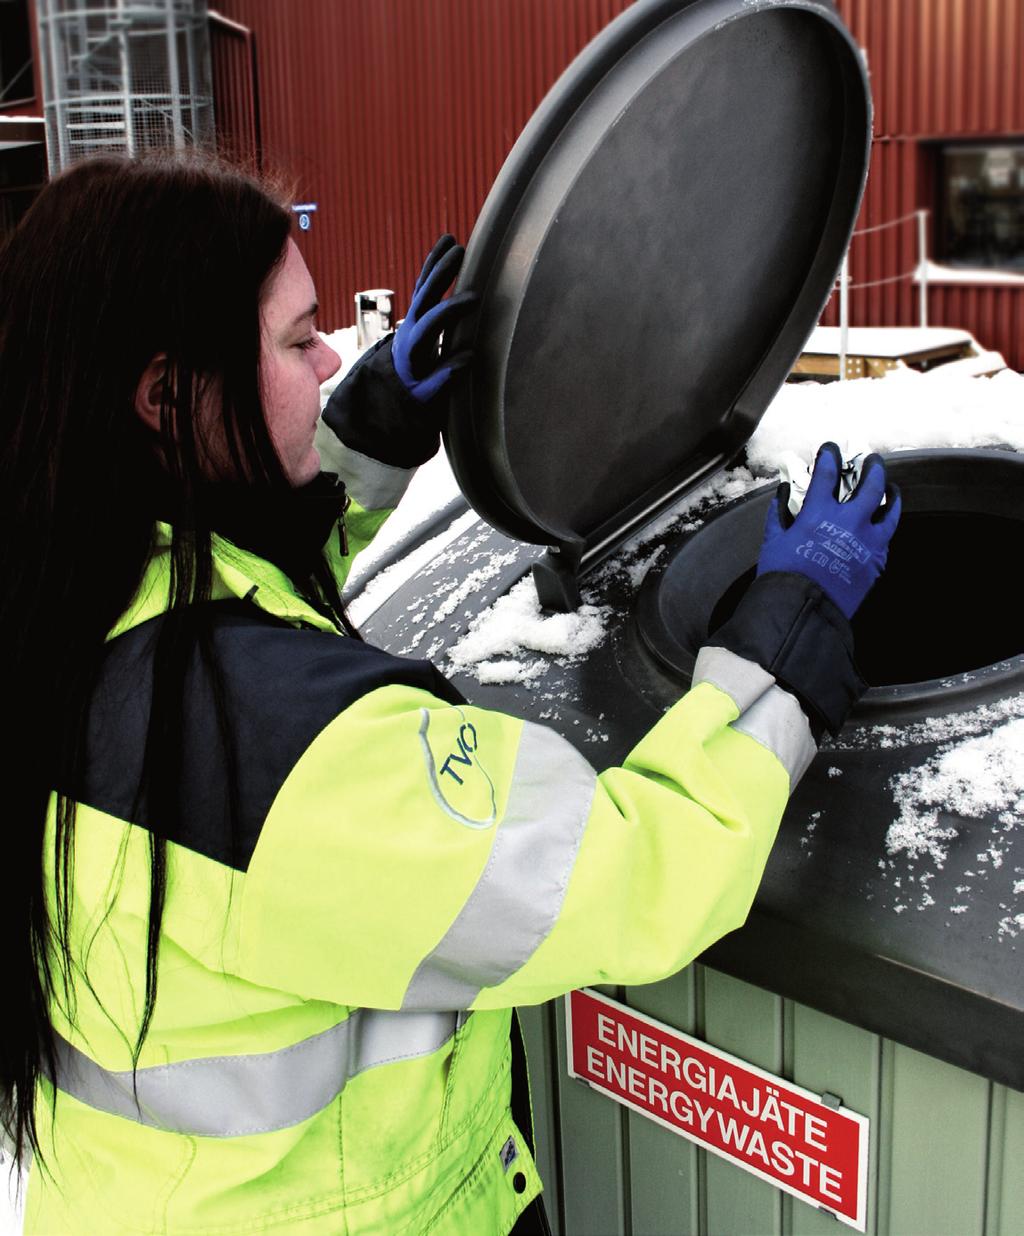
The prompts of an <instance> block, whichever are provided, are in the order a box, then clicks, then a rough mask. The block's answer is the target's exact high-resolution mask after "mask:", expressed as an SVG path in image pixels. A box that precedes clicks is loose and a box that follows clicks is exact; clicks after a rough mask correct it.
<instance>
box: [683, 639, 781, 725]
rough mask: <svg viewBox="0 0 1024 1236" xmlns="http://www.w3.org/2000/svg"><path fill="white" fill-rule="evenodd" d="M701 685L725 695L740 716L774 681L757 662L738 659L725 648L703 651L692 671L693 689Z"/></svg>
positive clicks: (699, 653) (742, 658)
mask: <svg viewBox="0 0 1024 1236" xmlns="http://www.w3.org/2000/svg"><path fill="white" fill-rule="evenodd" d="M701 682H710V683H711V685H712V686H714V687H717V688H718V689H719V691H724V692H725V694H726V695H728V696H729V698H730V699H731V700H732V701H733V703H734V704H735V705H736V707H737V708H738V709H739V711H740V712H741V713H742V712H746V710H747V709H748V708H749V707H750V705H751V704H753V702H754V701H755V700H756V699H760V697H761V696H762V695H764V693H765V692H766V691H767V690H768V688H769V687H771V686H773V685H774V683H775V679H774V677H773V676H772V675H771V674H769V673H768V671H767V670H766V669H765V668H764V667H763V666H761V665H758V664H757V662H756V661H748V660H747V659H746V657H740V656H737V655H736V653H735V652H730V651H729V649H728V648H702V649H701V650H700V652H698V653H697V662H696V664H695V665H694V667H693V685H694V686H697V684H698V683H701Z"/></svg>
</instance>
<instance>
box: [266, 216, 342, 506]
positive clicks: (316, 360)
mask: <svg viewBox="0 0 1024 1236" xmlns="http://www.w3.org/2000/svg"><path fill="white" fill-rule="evenodd" d="M316 311H317V303H316V289H315V288H314V286H313V280H312V278H311V277H310V274H309V271H308V270H307V269H306V263H305V262H304V261H303V260H302V254H301V253H300V252H299V250H298V248H297V247H296V245H295V242H294V241H291V240H289V241H288V247H287V249H286V251H285V257H284V261H283V262H282V263H281V265H280V266H278V268H277V270H275V271H274V273H273V275H272V276H271V278H270V280H269V282H268V283H267V287H266V291H265V293H264V297H263V304H262V305H261V307H260V324H261V341H260V389H261V392H262V397H263V412H264V415H265V416H266V418H267V428H268V429H269V430H270V437H271V439H272V441H273V443H274V448H275V449H276V451H277V454H278V458H279V459H280V460H281V466H282V467H283V468H284V471H285V475H286V476H287V477H288V480H289V481H290V482H291V483H292V484H293V485H305V484H306V482H307V481H311V480H312V479H313V478H314V477H315V476H316V475H317V473H318V472H319V471H320V457H319V455H317V453H316V451H315V450H314V448H313V435H314V434H315V433H316V425H317V421H318V420H319V419H320V386H321V383H323V382H326V381H327V379H328V378H329V377H330V376H331V375H332V374H333V373H336V372H337V370H338V367H339V365H340V364H341V361H340V359H339V358H338V354H337V352H334V351H333V350H332V349H331V348H329V347H328V346H327V344H326V343H324V341H323V340H322V339H321V338H320V336H319V334H317V330H316V325H315V322H316Z"/></svg>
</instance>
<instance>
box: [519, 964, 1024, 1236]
mask: <svg viewBox="0 0 1024 1236" xmlns="http://www.w3.org/2000/svg"><path fill="white" fill-rule="evenodd" d="M608 994H610V995H617V996H618V998H619V999H623V1000H624V1001H625V1003H627V1004H628V1005H629V1006H630V1007H632V1008H635V1009H637V1010H639V1011H640V1012H644V1013H647V1014H649V1015H650V1016H652V1017H656V1018H658V1019H659V1020H661V1021H664V1022H667V1023H668V1024H670V1025H674V1026H677V1027H678V1028H679V1029H681V1030H684V1031H686V1032H687V1033H691V1034H695V1035H697V1036H698V1037H699V1038H702V1039H706V1040H708V1041H709V1042H712V1043H714V1044H715V1045H716V1046H717V1047H720V1048H722V1049H723V1050H725V1051H729V1052H732V1053H733V1054H735V1055H737V1056H739V1057H740V1058H741V1059H743V1060H747V1061H749V1062H750V1063H752V1064H755V1065H758V1066H759V1067H761V1068H764V1069H767V1070H768V1071H769V1072H772V1073H775V1074H778V1075H779V1076H782V1077H785V1078H787V1079H789V1080H791V1081H794V1082H796V1084H797V1085H800V1086H804V1087H806V1088H807V1089H808V1090H811V1091H813V1092H815V1093H818V1094H822V1093H824V1092H826V1091H829V1092H831V1093H832V1094H837V1095H839V1096H840V1097H841V1098H842V1099H843V1102H844V1103H845V1104H846V1106H847V1107H849V1108H851V1109H852V1110H853V1111H857V1112H860V1113H861V1114H862V1115H865V1116H867V1117H868V1118H869V1119H870V1121H871V1135H870V1145H869V1154H868V1182H869V1183H868V1222H867V1232H868V1234H869V1236H954V1234H955V1236H1019V1233H1020V1232H1021V1231H1022V1230H1024V1173H1021V1171H1020V1166H1019V1165H1020V1161H1021V1160H1020V1155H1021V1152H1022V1149H1024V1094H1021V1093H1020V1092H1019V1091H1015V1090H1009V1089H1007V1088H1006V1087H1004V1086H996V1085H993V1084H992V1083H991V1082H988V1081H986V1080H985V1079H984V1078H981V1077H977V1076H975V1075H974V1074H973V1073H967V1072H965V1071H964V1070H962V1069H957V1068H954V1067H953V1066H952V1065H949V1064H944V1063H942V1062H940V1061H937V1060H933V1059H932V1058H931V1057H929V1056H924V1055H921V1053H919V1052H915V1051H911V1050H910V1049H909V1048H906V1047H902V1046H900V1045H899V1044H897V1043H893V1042H892V1041H891V1040H887V1039H881V1038H879V1037H878V1036H877V1035H874V1034H870V1033H868V1031H866V1030H860V1029H858V1028H857V1027H856V1026H851V1025H848V1024H847V1023H845V1022H842V1021H837V1020H836V1019H835V1018H832V1017H827V1016H826V1015H825V1014H823V1013H818V1012H816V1011H815V1010H813V1009H809V1008H807V1007H806V1006H804V1005H800V1004H794V1003H793V1002H792V1001H789V1000H783V999H781V998H780V997H779V996H774V995H772V994H771V993H770V992H767V991H763V990H761V989H760V988H758V987H753V986H751V985H749V984H747V983H741V982H738V981H737V980H735V979H731V978H728V977H727V976H725V975H723V974H719V973H717V972H716V971H714V970H709V969H706V968H704V967H701V966H692V967H691V968H690V969H689V970H686V971H684V972H683V973H682V974H679V975H677V976H676V977H675V978H674V979H670V980H669V981H668V982H664V983H658V984H655V985H653V986H651V987H636V988H627V989H625V990H623V989H619V990H618V991H616V990H615V989H608ZM523 1020H524V1029H525V1033H526V1038H527V1045H528V1050H529V1053H530V1061H531V1083H532V1092H533V1095H534V1105H535V1110H536V1112H537V1139H538V1152H539V1160H540V1166H541V1172H542V1176H543V1177H544V1179H545V1180H546V1182H547V1183H546V1193H545V1196H546V1198H547V1205H548V1209H549V1212H550V1214H551V1217H552V1219H553V1220H554V1223H553V1226H554V1227H555V1231H556V1232H558V1233H565V1234H566V1236H576V1234H577V1233H586V1234H587V1236H597V1234H598V1233H600V1236H625V1234H626V1233H631V1234H632V1236H661V1234H664V1236H668V1234H669V1233H671V1234H672V1236H722V1234H724V1233H730V1234H733V1233H751V1234H753V1233H756V1236H836V1233H837V1232H839V1231H841V1230H844V1229H842V1228H841V1226H840V1225H839V1224H837V1223H836V1221H835V1220H834V1219H832V1218H831V1217H830V1216H828V1215H827V1214H825V1213H823V1212H820V1211H817V1210H815V1209H814V1208H813V1207H811V1206H809V1205H807V1204H805V1203H803V1202H801V1201H799V1200H797V1199H795V1198H792V1197H789V1196H788V1195H786V1194H784V1193H781V1192H780V1191H779V1190H777V1189H775V1188H773V1187H772V1186H771V1185H768V1184H765V1183H764V1182H763V1181H761V1180H758V1179H757V1178H756V1177H754V1176H751V1175H748V1174H747V1173H746V1172H743V1171H741V1170H740V1169H739V1168H736V1167H735V1166H733V1165H732V1164H729V1163H726V1162H724V1161H723V1160H721V1159H719V1158H717V1157H715V1156H714V1155H711V1154H709V1153H708V1152H706V1151H703V1150H699V1149H698V1148H697V1147H696V1146H694V1145H692V1144H691V1143H689V1142H687V1141H685V1140H684V1139H682V1138H680V1137H678V1136H677V1135H675V1134H673V1133H669V1132H667V1131H666V1130H664V1129H662V1128H660V1127H659V1126H658V1125H656V1124H654V1123H653V1122H652V1121H650V1120H646V1119H644V1118H643V1117H642V1116H637V1115H634V1114H633V1113H632V1112H627V1111H624V1110H623V1109H622V1108H621V1107H619V1106H618V1105H617V1104H615V1103H613V1102H612V1101H611V1100H610V1099H606V1098H604V1097H602V1096H601V1095H599V1094H598V1093H597V1092H596V1091H593V1090H590V1089H588V1088H587V1087H586V1086H585V1085H583V1084H581V1083H579V1082H574V1081H570V1080H569V1078H568V1076H567V1075H566V1071H565V1031H564V1016H563V1012H562V1006H561V1002H558V1003H556V1004H555V1005H548V1006H545V1007H544V1008H541V1009H530V1010H526V1011H525V1013H524V1018H523Z"/></svg>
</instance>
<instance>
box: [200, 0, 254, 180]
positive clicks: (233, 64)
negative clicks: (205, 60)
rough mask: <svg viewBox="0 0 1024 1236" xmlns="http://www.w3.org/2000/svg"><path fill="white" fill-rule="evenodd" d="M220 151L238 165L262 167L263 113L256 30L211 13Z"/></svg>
mask: <svg viewBox="0 0 1024 1236" xmlns="http://www.w3.org/2000/svg"><path fill="white" fill-rule="evenodd" d="M210 61H211V70H212V74H213V97H214V115H215V120H216V128H217V149H218V150H219V151H220V152H221V153H222V154H225V155H227V156H228V157H229V158H231V159H234V160H236V161H237V162H240V163H243V164H248V165H251V166H253V167H257V166H258V165H259V157H260V139H259V110H258V101H257V92H256V62H255V51H254V48H253V39H252V31H251V30H249V29H248V27H246V26H241V25H238V24H237V23H234V22H229V21H226V20H225V19H224V18H222V17H221V16H220V15H219V14H218V13H214V12H211V13H210Z"/></svg>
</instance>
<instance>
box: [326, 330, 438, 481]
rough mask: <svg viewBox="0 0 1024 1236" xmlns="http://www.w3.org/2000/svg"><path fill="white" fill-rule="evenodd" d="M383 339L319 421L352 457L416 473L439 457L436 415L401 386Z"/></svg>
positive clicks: (359, 362) (344, 382) (363, 358)
mask: <svg viewBox="0 0 1024 1236" xmlns="http://www.w3.org/2000/svg"><path fill="white" fill-rule="evenodd" d="M393 338H394V335H386V336H385V337H384V338H383V339H381V340H380V341H379V342H378V343H376V344H374V346H373V347H372V348H371V349H370V350H369V351H368V352H365V353H364V354H363V355H362V356H361V357H360V358H359V359H358V360H357V361H356V363H355V364H354V365H353V366H352V368H351V369H350V370H349V371H348V373H347V374H346V375H345V377H344V378H343V379H342V381H341V382H339V383H338V385H337V386H336V387H335V389H334V390H333V391H332V392H331V396H330V398H329V399H328V400H327V406H326V408H324V414H323V419H324V421H326V423H327V425H328V427H329V428H330V429H331V431H332V432H333V433H334V434H336V435H337V436H338V438H340V439H341V441H342V442H344V443H345V445H346V446H348V447H351V448H352V450H354V451H359V452H360V454H362V455H368V456H369V457H370V458H371V459H376V460H378V461H379V462H380V463H386V464H391V465H392V466H393V467H396V468H415V467H417V466H418V465H419V464H422V463H426V462H427V460H428V459H432V458H433V456H434V455H436V454H437V448H438V446H440V444H441V429H440V423H439V419H438V415H437V412H436V410H432V409H431V407H430V406H429V405H427V404H422V403H418V402H417V401H416V400H415V399H413V397H412V396H411V395H410V394H409V392H408V391H407V390H406V389H405V387H404V386H403V385H402V380H401V378H399V376H398V374H397V373H395V366H394V363H393V362H392V360H391V341H392V339H393Z"/></svg>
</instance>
